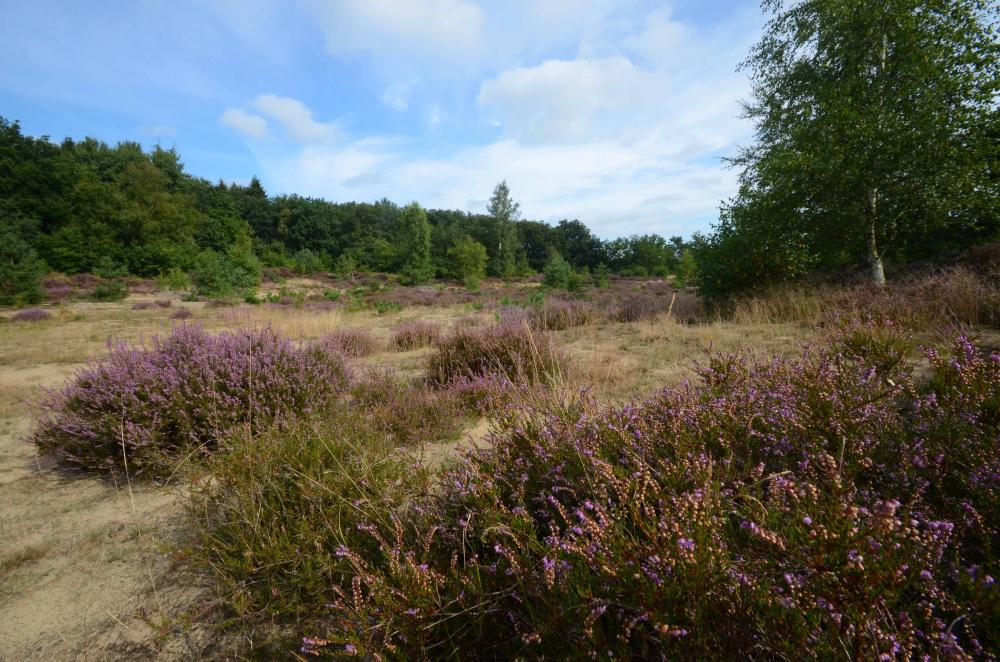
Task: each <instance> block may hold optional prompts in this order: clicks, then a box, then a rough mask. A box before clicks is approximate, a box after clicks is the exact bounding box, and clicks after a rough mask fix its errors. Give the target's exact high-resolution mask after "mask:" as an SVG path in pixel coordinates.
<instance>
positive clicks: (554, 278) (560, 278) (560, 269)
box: [542, 253, 574, 290]
mask: <svg viewBox="0 0 1000 662" xmlns="http://www.w3.org/2000/svg"><path fill="white" fill-rule="evenodd" d="M573 277H574V274H573V267H571V266H570V264H569V262H567V261H566V260H565V259H563V256H562V255H559V253H555V254H554V255H553V256H552V257H551V258H550V259H549V263H548V264H546V265H545V279H544V280H543V281H542V282H543V283H544V285H545V286H546V287H552V288H557V289H562V290H568V289H570V284H571V283H572V282H573Z"/></svg>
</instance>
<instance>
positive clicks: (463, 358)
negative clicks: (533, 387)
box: [427, 321, 565, 386]
mask: <svg viewBox="0 0 1000 662" xmlns="http://www.w3.org/2000/svg"><path fill="white" fill-rule="evenodd" d="M564 363H565V359H564V357H563V355H562V354H561V353H560V352H559V351H558V350H557V349H556V348H555V347H554V345H553V343H552V340H551V338H550V337H549V336H548V334H546V333H544V332H542V331H537V330H532V329H531V327H530V326H529V325H528V324H526V323H523V322H520V323H519V322H516V321H502V322H500V323H499V324H495V325H493V326H487V327H471V328H457V329H455V330H454V331H452V333H451V335H449V336H447V337H446V338H444V339H443V340H441V341H440V342H439V343H438V344H437V347H436V349H435V351H434V352H433V353H432V354H431V355H430V357H429V359H428V363H427V380H428V381H429V382H430V383H431V384H434V385H438V386H446V385H448V384H449V383H450V382H452V381H454V380H456V379H461V378H463V377H465V378H473V377H477V376H488V375H502V376H504V377H506V378H507V379H509V380H510V381H512V382H528V383H532V384H534V383H551V382H553V381H555V380H556V379H558V378H559V376H560V375H561V374H562V371H563V368H564Z"/></svg>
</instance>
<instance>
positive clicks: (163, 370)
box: [32, 325, 347, 474]
mask: <svg viewBox="0 0 1000 662" xmlns="http://www.w3.org/2000/svg"><path fill="white" fill-rule="evenodd" d="M109 349H110V352H109V354H108V356H107V357H105V358H104V359H102V360H100V361H98V362H97V363H94V364H92V365H90V366H89V367H87V368H84V369H83V370H81V371H80V372H78V373H77V375H76V376H75V377H74V378H73V380H72V381H71V382H70V383H69V384H68V385H67V386H66V387H65V388H63V389H61V390H56V391H53V392H50V393H49V395H48V397H47V398H46V399H45V400H44V401H43V402H42V403H41V411H42V419H41V421H40V423H39V425H38V427H37V430H36V431H35V432H34V434H33V435H32V441H33V442H34V443H35V444H36V445H37V446H38V449H39V451H40V452H42V453H45V454H50V455H54V456H55V457H57V458H58V459H60V460H62V461H63V462H66V463H67V464H70V465H73V466H76V467H80V468H84V469H98V470H108V469H124V468H125V463H126V462H127V463H128V468H129V470H130V471H132V472H133V473H151V474H157V473H163V472H166V471H170V470H171V468H172V465H173V463H174V462H176V461H177V460H178V459H180V458H183V457H185V456H187V455H188V454H190V453H195V454H208V453H211V452H213V451H215V450H216V449H217V447H218V446H219V444H220V443H221V441H222V440H223V439H224V438H225V437H226V435H228V434H230V433H231V432H232V431H233V430H234V429H236V428H241V427H243V428H248V429H250V430H251V431H259V430H262V429H264V428H266V427H267V426H268V425H270V424H271V423H273V422H275V421H277V420H280V419H283V418H285V417H288V416H292V415H298V414H305V413H310V412H313V411H316V410H317V409H318V408H319V407H320V406H321V405H323V404H325V403H327V402H328V401H329V400H330V399H331V398H332V397H333V396H335V395H336V394H337V393H338V392H340V391H342V390H344V389H345V388H346V385H347V369H346V366H345V365H344V363H342V362H338V361H336V360H334V359H331V358H330V357H328V356H326V355H324V354H322V353H321V352H317V351H315V350H313V349H305V350H303V349H298V348H296V347H295V346H294V345H292V344H291V343H290V342H288V341H287V340H284V339H282V338H280V337H279V336H278V335H277V334H276V333H275V332H274V331H272V330H270V329H263V330H241V331H236V332H233V333H226V334H221V335H216V336H213V335H210V334H208V333H207V332H205V331H204V330H202V329H200V328H199V327H197V326H192V325H182V326H179V327H177V328H175V329H174V330H173V331H172V332H171V334H170V335H168V336H167V337H165V338H153V341H152V346H151V347H149V348H144V347H138V346H130V345H128V344H126V343H124V342H119V343H111V344H110V347H109Z"/></svg>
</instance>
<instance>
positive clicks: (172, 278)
mask: <svg viewBox="0 0 1000 662" xmlns="http://www.w3.org/2000/svg"><path fill="white" fill-rule="evenodd" d="M156 286H157V287H158V288H159V289H161V290H170V291H172V292H184V291H186V290H188V289H190V288H191V277H190V276H188V275H187V273H186V272H184V271H182V270H181V269H180V267H170V269H168V270H167V271H166V273H163V274H161V275H160V276H159V277H157V279H156Z"/></svg>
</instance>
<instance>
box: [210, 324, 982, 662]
mask: <svg viewBox="0 0 1000 662" xmlns="http://www.w3.org/2000/svg"><path fill="white" fill-rule="evenodd" d="M907 351H909V349H908V347H906V346H905V339H904V338H902V337H901V336H900V334H899V333H898V332H897V331H896V330H895V328H894V327H893V326H892V325H886V324H874V323H866V324H848V325H845V328H844V330H843V331H840V332H837V333H836V334H835V335H834V336H833V337H832V340H831V342H830V344H829V346H828V349H826V350H822V351H819V350H810V351H807V352H806V353H805V354H804V355H803V356H802V357H801V358H799V359H796V360H773V361H767V362H762V363H754V362H752V361H750V360H749V359H748V358H746V357H743V356H739V355H717V356H714V357H713V358H712V360H711V361H710V362H709V364H708V365H707V366H706V367H705V368H704V369H703V370H702V373H701V377H702V383H701V385H700V386H698V387H685V388H682V389H677V390H672V389H668V390H665V391H663V392H661V393H659V394H657V395H656V396H654V397H653V398H651V399H650V400H648V401H647V402H645V403H642V404H639V405H629V406H625V407H621V408H612V409H601V408H600V407H598V406H596V405H595V404H593V403H591V402H590V401H588V399H587V398H586V397H583V396H581V397H580V398H578V399H577V400H574V401H571V402H569V403H564V404H562V405H558V406H557V405H553V406H550V407H547V408H544V409H533V408H525V407H520V408H512V409H508V410H507V411H506V412H502V413H501V414H500V415H499V416H498V418H497V421H498V423H497V426H498V427H497V428H496V432H495V433H494V434H493V435H492V436H491V438H490V442H491V443H490V445H489V447H487V448H484V449H481V450H479V451H475V452H470V453H469V454H468V455H467V456H466V457H465V459H464V461H463V462H462V463H460V464H459V465H458V466H457V467H454V468H452V469H449V470H447V471H446V472H445V473H444V474H443V475H442V477H441V479H440V481H439V482H438V483H437V485H436V486H435V487H433V488H432V489H429V490H427V491H426V492H422V491H420V490H416V489H414V490H412V491H409V492H408V493H407V496H406V497H405V498H404V497H402V496H401V494H400V492H401V489H402V488H401V487H400V486H401V485H413V483H412V482H410V483H408V482H407V475H406V471H405V470H403V471H401V472H400V473H396V474H394V475H393V477H392V478H389V479H386V478H379V479H378V480H377V481H367V480H361V479H359V477H363V476H367V475H368V474H369V473H370V471H369V470H366V469H364V468H353V467H352V466H351V465H350V464H349V463H350V462H351V461H353V458H354V457H355V456H354V453H358V456H357V457H358V458H359V459H358V460H357V461H358V462H366V461H367V460H365V458H366V457H368V455H366V453H367V452H368V451H367V450H366V449H364V448H359V449H357V450H351V449H348V450H346V451H343V452H344V453H345V455H344V456H343V457H338V458H337V459H336V460H334V461H331V462H326V461H325V460H324V461H323V462H320V464H321V465H322V467H321V468H317V469H310V470H309V471H310V473H308V474H306V475H307V476H308V477H306V478H300V477H296V478H293V479H291V480H289V479H287V478H286V477H287V476H299V474H296V473H295V472H296V471H297V469H293V470H288V469H286V468H285V467H284V465H282V464H279V463H278V462H270V463H267V466H266V467H265V466H262V467H260V468H259V469H257V468H254V465H253V464H251V463H247V465H246V473H247V475H248V476H249V477H248V478H247V479H246V480H245V485H246V486H245V487H236V488H234V489H233V491H232V492H233V493H232V494H231V495H230V496H229V498H230V499H234V498H235V499H238V501H239V502H240V503H243V504H245V506H244V508H243V510H242V511H240V513H241V515H240V516H239V517H229V516H222V517H220V518H219V519H218V521H219V522H220V525H221V526H223V527H230V526H237V527H238V528H239V532H240V535H242V536H245V539H231V538H228V537H227V538H223V539H222V541H221V542H215V541H216V537H215V535H214V534H212V535H210V536H209V537H208V540H209V541H210V545H209V555H210V557H211V558H215V559H217V558H219V556H220V555H222V554H226V555H228V556H229V557H230V558H231V559H232V561H231V563H230V564H222V563H217V562H213V563H212V566H211V567H213V568H214V569H215V571H216V572H220V573H221V574H222V577H223V580H224V581H225V582H227V585H230V586H235V587H237V588H238V590H234V591H233V595H235V596H237V599H238V603H239V604H242V605H252V606H254V608H255V609H256V610H257V611H258V612H260V613H262V614H265V615H267V614H287V615H290V616H292V617H293V618H295V619H298V620H297V622H295V621H291V620H285V621H283V622H284V623H287V624H289V627H288V629H287V630H284V631H283V634H284V635H289V636H287V638H284V639H282V641H281V643H280V646H286V647H291V645H292V644H291V641H292V640H291V637H290V635H291V634H292V633H293V632H297V633H298V634H300V635H306V636H305V637H304V638H302V639H300V640H299V642H300V643H297V644H295V645H296V646H298V645H301V647H302V651H303V652H304V653H307V654H314V655H329V656H339V655H344V654H349V655H359V656H362V657H370V658H373V659H375V658H380V657H392V658H427V657H450V656H458V657H466V656H472V657H477V658H500V659H508V658H514V657H532V658H541V657H570V658H574V659H586V658H592V657H598V656H600V657H609V658H613V659H625V658H632V659H662V658H680V659H732V658H741V657H754V658H766V659H780V658H790V657H794V656H797V655H801V654H802V651H808V654H809V655H810V656H812V657H816V658H820V659H835V658H841V657H847V658H851V659H880V658H881V659H915V658H923V657H927V658H930V659H943V658H948V659H969V658H973V657H979V658H990V657H993V656H995V655H996V654H997V652H998V650H1000V637H998V632H1000V628H998V627H997V626H998V624H1000V585H998V583H997V581H996V577H997V576H998V572H1000V559H998V557H997V554H996V550H997V549H998V545H1000V506H998V504H1000V499H998V491H1000V479H998V476H997V467H998V466H1000V446H998V445H997V444H996V439H997V438H1000V355H998V354H996V353H993V354H989V353H986V352H984V351H981V350H979V349H977V348H976V347H975V346H974V345H973V344H972V343H971V342H970V341H969V340H968V339H967V338H964V337H960V338H958V339H957V340H956V342H955V349H954V351H953V352H951V353H950V355H948V356H943V355H939V354H938V353H937V352H935V351H928V352H927V360H928V361H929V364H930V366H931V373H930V376H929V379H928V380H927V381H926V382H923V383H916V382H914V381H913V379H912V378H911V376H910V372H909V370H910V368H908V362H907V361H905V360H903V359H904V358H905V355H906V352H907ZM343 427H345V428H346V429H347V430H348V434H347V438H348V439H351V438H353V437H352V436H351V435H353V434H354V433H353V430H354V429H355V428H354V427H352V426H349V425H348V426H343ZM337 432H338V434H337V435H336V437H335V438H333V439H330V440H329V441H327V442H325V443H324V444H323V445H317V449H319V451H321V452H323V453H329V452H330V451H329V449H328V447H329V445H330V444H335V443H337V440H339V439H340V427H338V428H337ZM287 443H289V444H292V447H293V449H294V452H289V453H288V454H287V455H286V456H283V458H282V460H281V462H287V463H288V466H291V467H295V468H297V467H299V466H302V462H303V460H301V459H298V458H299V456H301V455H303V454H304V452H303V451H302V450H300V449H299V447H298V446H295V445H294V444H297V443H299V442H297V441H295V440H294V439H293V440H289V441H288V442H287ZM261 446H262V445H261V444H254V450H253V452H256V453H261V452H271V451H270V450H267V449H261ZM263 446H265V447H266V446H267V445H266V444H265V445H263ZM333 448H338V447H337V446H333ZM279 466H280V467H281V469H280V470H279V469H278V467H279ZM385 466H388V465H385ZM302 473H303V474H305V471H303V472H302ZM331 483H332V484H331ZM341 490H345V491H346V492H347V496H346V497H341V496H340V494H341ZM323 500H326V501H323ZM226 503H229V501H227V500H223V501H222V504H223V505H225V504H226ZM261 503H263V504H267V503H273V504H275V505H274V507H271V508H267V507H265V508H261V507H260V506H259V505H258V504H261ZM289 503H291V504H296V505H294V506H293V507H292V508H288V507H287V506H286V504H289ZM321 503H325V504H331V505H330V506H326V505H323V506H321V505H320V504H321ZM298 504H301V505H298ZM326 507H335V508H337V510H336V511H334V513H333V514H332V515H331V514H327V513H325V512H324V510H323V508H326ZM262 518H264V519H262ZM265 520H266V521H265ZM244 521H245V522H246V523H245V524H244V523H243V522H244ZM224 530H225V529H224ZM300 531H301V533H300ZM263 532H266V533H263ZM275 538H277V539H278V541H279V542H280V543H281V547H280V548H281V549H285V550H287V551H286V552H285V553H284V555H283V556H280V557H276V556H275V555H274V554H272V553H270V551H269V548H270V547H271V541H272V540H274V539H275ZM231 540H232V542H231ZM262 546H266V548H263V549H262V548H261V547H262ZM314 550H315V551H314ZM213 555H214V556H213ZM303 571H307V572H308V573H309V575H308V576H310V577H313V576H319V577H321V578H322V581H315V582H309V583H308V584H307V583H306V582H305V581H304V580H302V579H300V578H299V573H301V572H303ZM324 583H325V584H326V585H328V588H327V589H326V590H323V589H321V588H317V587H320V586H321V585H323V584H324ZM308 586H311V587H312V588H311V589H310V591H309V592H308V593H305V592H304V591H305V589H306V588H307V587H308ZM240 591H242V593H241V592H240ZM246 611H252V610H247V609H245V610H244V612H246ZM303 615H308V617H307V618H306V617H302V616H303ZM283 652H284V654H288V652H289V649H288V648H284V649H283Z"/></svg>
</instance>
